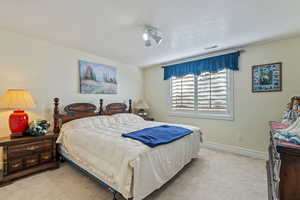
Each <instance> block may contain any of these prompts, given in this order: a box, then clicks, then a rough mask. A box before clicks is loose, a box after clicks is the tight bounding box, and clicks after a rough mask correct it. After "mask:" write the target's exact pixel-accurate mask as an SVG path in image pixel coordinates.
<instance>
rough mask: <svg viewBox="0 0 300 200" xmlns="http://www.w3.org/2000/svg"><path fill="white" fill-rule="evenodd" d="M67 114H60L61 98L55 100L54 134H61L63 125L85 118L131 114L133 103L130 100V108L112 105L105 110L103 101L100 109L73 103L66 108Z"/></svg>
mask: <svg viewBox="0 0 300 200" xmlns="http://www.w3.org/2000/svg"><path fill="white" fill-rule="evenodd" d="M64 111H65V114H61V113H60V112H59V98H54V114H53V119H54V120H53V121H54V128H53V132H54V133H55V134H59V132H60V128H61V126H62V124H64V123H66V122H69V121H72V120H75V119H80V118H85V117H91V116H97V115H113V114H117V113H131V112H132V101H131V99H130V100H129V106H128V109H127V105H126V104H124V103H111V104H108V105H107V106H106V107H105V110H104V109H103V99H100V101H99V109H97V106H95V105H94V104H91V103H73V104H69V105H67V106H66V107H65V108H64Z"/></svg>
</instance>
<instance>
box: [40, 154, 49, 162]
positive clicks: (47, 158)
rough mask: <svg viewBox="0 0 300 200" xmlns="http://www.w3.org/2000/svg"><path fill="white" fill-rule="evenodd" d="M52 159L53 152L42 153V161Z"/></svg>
mask: <svg viewBox="0 0 300 200" xmlns="http://www.w3.org/2000/svg"><path fill="white" fill-rule="evenodd" d="M51 160H52V152H44V153H41V154H40V163H45V162H48V161H51Z"/></svg>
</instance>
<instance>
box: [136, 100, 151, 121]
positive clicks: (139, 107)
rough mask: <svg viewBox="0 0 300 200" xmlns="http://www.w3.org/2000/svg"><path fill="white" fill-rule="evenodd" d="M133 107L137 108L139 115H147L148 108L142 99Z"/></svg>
mask: <svg viewBox="0 0 300 200" xmlns="http://www.w3.org/2000/svg"><path fill="white" fill-rule="evenodd" d="M134 108H135V109H137V114H138V115H139V116H141V117H145V116H147V114H148V113H147V112H146V110H147V109H149V106H148V104H147V103H146V102H145V101H143V100H139V101H138V102H137V103H136V104H135V105H134Z"/></svg>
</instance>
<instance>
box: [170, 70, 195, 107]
mask: <svg viewBox="0 0 300 200" xmlns="http://www.w3.org/2000/svg"><path fill="white" fill-rule="evenodd" d="M171 101H172V103H171V104H172V109H173V110H194V109H195V76H194V75H186V76H184V77H172V79H171Z"/></svg>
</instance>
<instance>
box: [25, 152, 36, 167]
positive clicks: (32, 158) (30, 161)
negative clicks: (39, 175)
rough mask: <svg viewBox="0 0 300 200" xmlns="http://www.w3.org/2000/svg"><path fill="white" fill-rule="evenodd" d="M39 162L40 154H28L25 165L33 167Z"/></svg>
mask: <svg viewBox="0 0 300 200" xmlns="http://www.w3.org/2000/svg"><path fill="white" fill-rule="evenodd" d="M38 164H39V155H38V154H36V155H33V156H28V157H26V158H25V160H24V165H25V167H32V166H35V165H38Z"/></svg>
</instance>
